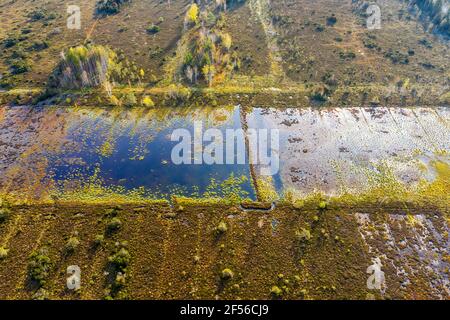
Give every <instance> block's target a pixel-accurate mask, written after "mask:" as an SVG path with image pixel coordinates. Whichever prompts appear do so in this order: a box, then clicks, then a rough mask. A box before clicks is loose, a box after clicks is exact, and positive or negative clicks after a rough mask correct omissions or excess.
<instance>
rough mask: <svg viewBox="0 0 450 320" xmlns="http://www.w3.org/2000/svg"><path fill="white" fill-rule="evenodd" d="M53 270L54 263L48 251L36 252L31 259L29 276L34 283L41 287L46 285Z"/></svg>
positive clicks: (44, 249) (40, 250)
mask: <svg viewBox="0 0 450 320" xmlns="http://www.w3.org/2000/svg"><path fill="white" fill-rule="evenodd" d="M51 268H52V261H51V259H50V257H49V256H48V249H47V248H45V247H44V248H41V249H39V250H37V251H34V252H33V253H32V254H31V255H30V258H29V263H28V274H29V276H30V279H31V280H32V281H35V282H36V283H37V284H38V285H39V286H40V287H42V286H43V285H45V283H46V280H47V278H48V276H49V274H50V271H51Z"/></svg>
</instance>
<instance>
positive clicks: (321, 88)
mask: <svg viewBox="0 0 450 320" xmlns="http://www.w3.org/2000/svg"><path fill="white" fill-rule="evenodd" d="M330 93H331V91H330V89H329V88H328V87H327V86H325V85H317V86H315V87H314V88H313V89H312V90H311V92H310V94H309V97H310V98H311V100H313V101H317V102H325V101H327V100H328V96H329V95H330Z"/></svg>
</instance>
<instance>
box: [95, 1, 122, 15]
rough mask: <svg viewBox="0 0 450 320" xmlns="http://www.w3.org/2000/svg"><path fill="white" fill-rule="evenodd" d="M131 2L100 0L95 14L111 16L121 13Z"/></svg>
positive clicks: (96, 5)
mask: <svg viewBox="0 0 450 320" xmlns="http://www.w3.org/2000/svg"><path fill="white" fill-rule="evenodd" d="M127 2H131V0H99V1H97V3H96V4H95V12H96V13H97V14H99V15H111V14H116V13H119V12H120V8H121V7H122V5H123V4H125V3H127Z"/></svg>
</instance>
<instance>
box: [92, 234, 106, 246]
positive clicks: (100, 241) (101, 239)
mask: <svg viewBox="0 0 450 320" xmlns="http://www.w3.org/2000/svg"><path fill="white" fill-rule="evenodd" d="M104 241H105V236H104V235H102V234H98V235H96V236H95V239H94V244H95V245H96V246H101V245H102V244H103V242H104Z"/></svg>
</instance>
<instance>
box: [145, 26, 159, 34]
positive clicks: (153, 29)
mask: <svg viewBox="0 0 450 320" xmlns="http://www.w3.org/2000/svg"><path fill="white" fill-rule="evenodd" d="M159 31H161V28H160V26H157V25H156V24H151V25H150V26H149V27H148V28H147V32H148V33H150V34H156V33H158V32H159Z"/></svg>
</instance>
